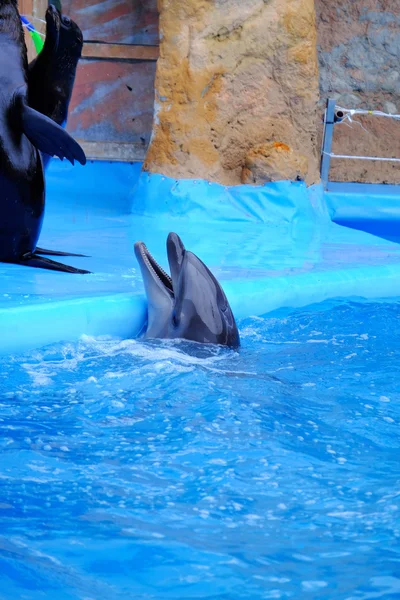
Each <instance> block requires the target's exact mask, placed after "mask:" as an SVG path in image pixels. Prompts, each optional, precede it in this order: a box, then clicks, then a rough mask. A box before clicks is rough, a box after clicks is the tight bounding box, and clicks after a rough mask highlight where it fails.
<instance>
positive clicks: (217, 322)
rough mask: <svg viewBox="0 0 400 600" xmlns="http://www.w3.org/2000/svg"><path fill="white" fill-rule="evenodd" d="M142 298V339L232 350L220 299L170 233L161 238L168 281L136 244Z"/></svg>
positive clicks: (233, 339) (229, 320)
mask: <svg viewBox="0 0 400 600" xmlns="http://www.w3.org/2000/svg"><path fill="white" fill-rule="evenodd" d="M135 254H136V258H137V260H138V263H139V266H140V270H141V272H142V278H143V283H144V289H145V292H146V297H147V303H148V308H147V326H146V329H145V331H144V334H143V337H144V338H145V339H152V338H161V339H185V340H190V341H193V342H200V343H203V344H219V345H223V346H229V347H231V348H238V347H239V346H240V338H239V332H238V329H237V326H236V322H235V318H234V316H233V313H232V310H231V307H230V306H229V302H228V300H227V298H226V296H225V293H224V291H223V289H222V287H221V286H220V284H219V283H218V281H217V280H216V278H215V277H214V275H213V274H212V273H211V271H210V270H209V269H208V267H206V265H205V264H204V263H203V262H202V261H201V260H200V259H199V258H198V257H197V256H196V255H195V254H193V252H189V251H188V250H186V249H185V246H184V245H183V243H182V240H181V239H180V237H179V236H178V235H177V234H176V233H170V234H169V235H168V238H167V255H168V262H169V267H170V271H171V276H169V275H168V273H166V272H165V271H164V269H162V268H161V267H160V265H159V264H158V263H157V261H156V260H155V259H154V258H153V256H152V255H151V254H150V252H149V251H148V249H147V247H146V245H145V244H144V243H143V242H136V244H135Z"/></svg>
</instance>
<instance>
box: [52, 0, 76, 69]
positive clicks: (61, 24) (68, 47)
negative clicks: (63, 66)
mask: <svg viewBox="0 0 400 600" xmlns="http://www.w3.org/2000/svg"><path fill="white" fill-rule="evenodd" d="M47 40H49V46H50V47H51V49H52V51H53V52H54V53H56V54H57V56H59V57H62V56H69V57H71V58H80V57H81V54H82V47H83V35H82V31H81V30H80V28H79V27H78V25H77V24H76V23H75V21H73V20H72V19H71V18H70V17H68V16H67V15H63V14H61V12H60V11H59V10H58V9H57V8H56V7H55V6H54V4H50V5H49V7H48V9H47V11H46V45H47Z"/></svg>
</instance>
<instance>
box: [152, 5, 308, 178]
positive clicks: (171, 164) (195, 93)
mask: <svg viewBox="0 0 400 600" xmlns="http://www.w3.org/2000/svg"><path fill="white" fill-rule="evenodd" d="M159 11H160V58H159V60H158V66H157V75H156V84H155V88H156V98H155V101H156V111H155V123H154V128H153V134H152V140H151V143H150V147H149V150H148V153H147V158H146V161H145V165H144V168H145V169H146V170H148V171H150V172H157V173H163V174H165V175H168V176H170V177H176V178H196V177H198V178H203V179H208V180H211V181H218V182H220V183H224V184H238V183H240V182H242V183H256V184H257V183H264V182H266V181H270V180H277V179H296V178H297V179H305V180H306V181H307V183H309V184H310V183H313V182H315V181H317V180H318V178H319V152H318V142H317V122H318V116H319V113H318V112H317V104H318V99H319V93H318V68H317V54H316V25H315V13H314V0H159Z"/></svg>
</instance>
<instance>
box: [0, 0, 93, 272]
mask: <svg viewBox="0 0 400 600" xmlns="http://www.w3.org/2000/svg"><path fill="white" fill-rule="evenodd" d="M27 69H28V60H27V51H26V45H25V39H24V32H23V28H22V23H21V19H20V15H19V13H18V8H17V0H2V1H1V2H0V81H1V86H0V210H1V212H2V217H1V221H0V261H1V262H9V263H16V264H21V265H26V266H30V267H40V268H45V269H52V270H57V271H65V272H69V273H87V271H82V270H80V269H75V268H73V267H68V266H67V265H63V264H61V263H57V262H55V261H52V260H49V259H46V258H42V257H40V256H38V254H37V253H36V252H35V250H36V243H37V241H38V238H39V235H40V231H41V228H42V222H43V214H44V205H45V184H44V173H43V165H42V159H41V156H40V152H39V151H41V152H44V153H46V154H49V155H50V156H58V157H59V158H61V159H63V158H67V159H68V160H69V161H70V162H71V163H72V164H74V161H75V160H77V161H78V162H80V163H81V164H82V165H83V164H85V163H86V157H85V153H84V152H83V150H82V148H81V147H80V146H79V144H78V143H77V142H76V141H75V140H74V139H73V138H72V137H71V136H70V135H69V134H68V133H67V132H66V131H65V130H64V129H62V127H60V126H59V125H57V124H56V123H55V122H54V121H52V120H51V119H49V118H48V117H46V116H45V115H42V114H40V113H39V112H37V111H36V110H34V109H33V108H31V107H30V106H29V105H28V90H27Z"/></svg>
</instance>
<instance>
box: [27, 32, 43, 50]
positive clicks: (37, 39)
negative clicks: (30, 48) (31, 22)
mask: <svg viewBox="0 0 400 600" xmlns="http://www.w3.org/2000/svg"><path fill="white" fill-rule="evenodd" d="M30 34H31V37H32V40H33V43H34V45H35V48H36V52H37V53H38V54H40V52H41V51H42V50H43V46H44V41H43V39H42V38H41V36H40V34H39V33H38V32H37V31H30Z"/></svg>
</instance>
